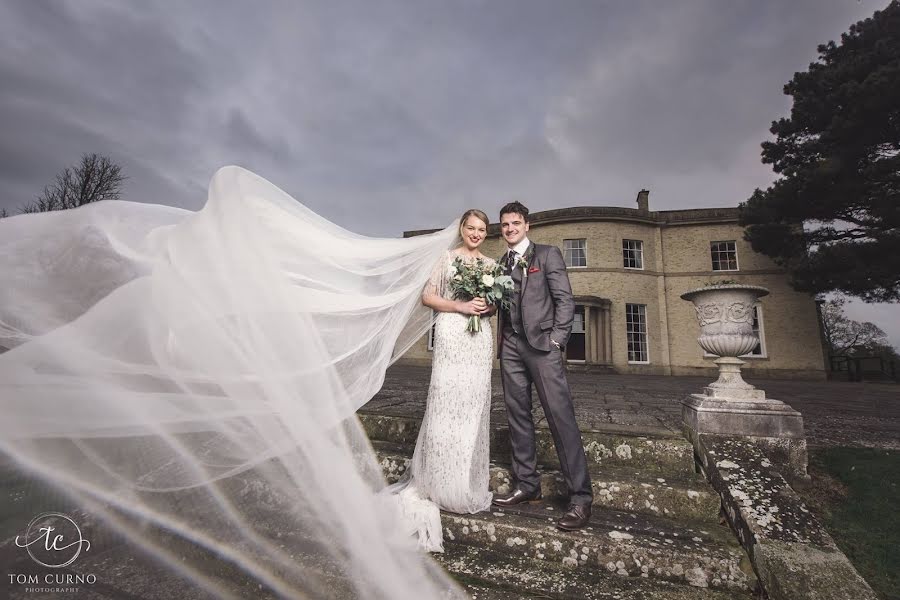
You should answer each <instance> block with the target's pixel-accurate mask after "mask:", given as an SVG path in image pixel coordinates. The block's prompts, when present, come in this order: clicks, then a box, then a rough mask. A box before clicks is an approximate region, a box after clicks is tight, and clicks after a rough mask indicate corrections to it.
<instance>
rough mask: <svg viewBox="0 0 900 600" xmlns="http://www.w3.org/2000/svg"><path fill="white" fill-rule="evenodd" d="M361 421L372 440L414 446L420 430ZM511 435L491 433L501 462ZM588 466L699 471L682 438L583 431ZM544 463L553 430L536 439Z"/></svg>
mask: <svg viewBox="0 0 900 600" xmlns="http://www.w3.org/2000/svg"><path fill="white" fill-rule="evenodd" d="M360 421H361V423H362V425H363V428H364V429H365V431H366V434H367V435H368V436H369V438H370V440H371V441H382V442H389V443H395V444H401V445H403V444H405V445H414V444H415V443H416V439H417V436H418V431H419V424H420V420H419V419H412V418H410V417H385V416H379V415H375V416H372V415H362V416H360ZM508 435H509V432H508V430H507V429H506V428H502V427H501V428H494V429H492V430H491V441H490V454H491V456H492V457H493V458H495V459H498V461H500V462H508V461H509V441H508ZM582 438H583V443H584V450H585V454H586V456H587V461H588V465H589V466H590V465H597V466H599V467H600V468H602V466H603V465H614V464H616V465H628V464H630V465H632V468H640V469H642V470H645V471H648V472H650V471H652V472H656V473H661V474H663V473H675V472H678V473H681V474H684V475H688V474H693V473H695V472H696V468H695V465H694V451H693V446H691V444H690V442H689V441H688V440H686V439H684V438H681V437H670V438H654V437H647V436H620V435H614V436H610V435H607V434H594V433H592V432H590V431H586V432H582ZM536 442H537V443H536V450H537V457H538V461H539V463H540V464H544V465H548V464H549V465H552V464H553V462H556V464H557V466H558V459H557V457H556V450H555V447H554V443H553V439H552V436H551V435H550V432H549V430H543V431H542V430H539V431H538V435H537V440H536Z"/></svg>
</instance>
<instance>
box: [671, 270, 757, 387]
mask: <svg viewBox="0 0 900 600" xmlns="http://www.w3.org/2000/svg"><path fill="white" fill-rule="evenodd" d="M768 293H769V290H767V289H766V288H764V287H760V286H758V285H743V284H734V283H725V284H718V285H708V286H705V287H702V288H697V289H694V290H690V291H688V292H685V293H683V294H682V295H681V298H682V300H688V301H690V302H692V303H693V304H694V309H695V310H696V311H697V320H698V321H699V322H700V337H699V338H697V342H698V343H699V344H700V347H701V348H703V349H704V350H706V351H707V352H709V353H710V354H714V355H716V356H717V357H718V358H717V359H716V360H715V361H713V362H715V363H716V365H718V367H719V379H718V380H717V381H716V382H714V383H711V384H710V385H709V387H708V389H707V393H708V394H709V395H710V396H714V397H718V398H729V397H730V398H741V399H751V398H765V394H764V393H763V392H762V391H761V390H756V388H754V387H753V386H752V385H750V384H749V383H747V382H745V381H744V379H743V378H742V377H741V366H743V365H744V361H743V360H741V359H740V358H738V357H739V356H742V355H744V354H747V353H748V352H750V351H751V350H753V349H754V348H755V347H756V345H757V344H758V343H759V336H758V335H757V334H755V333H754V332H753V313H754V308H755V307H756V305H757V304H758V303H759V299H760V298H762V297H763V296H766V295H768Z"/></svg>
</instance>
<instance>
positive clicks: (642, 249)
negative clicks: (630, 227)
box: [622, 238, 644, 271]
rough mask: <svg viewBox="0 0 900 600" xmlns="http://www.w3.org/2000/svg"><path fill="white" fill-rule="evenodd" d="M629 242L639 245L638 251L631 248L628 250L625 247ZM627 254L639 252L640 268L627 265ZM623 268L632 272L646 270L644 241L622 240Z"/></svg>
mask: <svg viewBox="0 0 900 600" xmlns="http://www.w3.org/2000/svg"><path fill="white" fill-rule="evenodd" d="M628 242H633V243H636V244H638V248H637V249H636V250H634V249H631V248H626V247H625V245H626V244H627V243H628ZM626 252H637V253H638V258H639V262H640V266H639V267H629V266H628V265H627V264H625V263H626V260H627V259H626V258H625V253H626ZM622 268H623V269H629V270H632V271H643V270H644V240H632V239H625V238H622Z"/></svg>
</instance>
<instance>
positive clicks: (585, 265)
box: [562, 238, 588, 269]
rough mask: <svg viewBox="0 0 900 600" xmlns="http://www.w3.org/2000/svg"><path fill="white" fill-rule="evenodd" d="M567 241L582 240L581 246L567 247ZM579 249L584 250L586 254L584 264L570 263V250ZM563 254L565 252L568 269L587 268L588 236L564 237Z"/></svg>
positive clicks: (564, 259) (564, 260) (564, 258)
mask: <svg viewBox="0 0 900 600" xmlns="http://www.w3.org/2000/svg"><path fill="white" fill-rule="evenodd" d="M566 242H581V248H567V247H566ZM579 249H580V250H581V251H582V253H583V255H584V264H583V265H570V264H569V254H568V252H570V251H571V250H579ZM562 254H563V262H565V263H566V268H567V269H585V268H587V266H588V264H587V238H566V239H563V247H562Z"/></svg>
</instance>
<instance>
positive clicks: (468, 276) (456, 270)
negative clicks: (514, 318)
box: [450, 256, 514, 333]
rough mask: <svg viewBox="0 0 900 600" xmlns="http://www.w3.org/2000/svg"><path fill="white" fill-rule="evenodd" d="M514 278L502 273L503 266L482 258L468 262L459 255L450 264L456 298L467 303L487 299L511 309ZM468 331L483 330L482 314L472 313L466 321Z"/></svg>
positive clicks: (452, 288) (451, 287)
mask: <svg viewBox="0 0 900 600" xmlns="http://www.w3.org/2000/svg"><path fill="white" fill-rule="evenodd" d="M513 285H514V284H513V279H512V277H510V276H509V275H504V274H503V267H502V266H500V265H499V264H497V263H493V264H491V263H488V262H486V261H484V260H482V259H480V258H479V259H478V260H476V261H475V262H472V263H467V262H466V261H464V260H463V259H462V257H460V256H457V257H456V259H455V260H454V261H453V264H452V265H450V291H451V292H452V293H453V297H454V298H456V299H457V300H463V301H466V302H468V301H469V300H472V299H473V298H484V299H485V300H486V301H487V303H488V304H497V305H499V306H500V307H501V308H509V297H508V296H509V294H510V292H511V291H512V289H513ZM466 331H468V332H470V333H477V332H479V331H481V317H480V316H478V315H472V316H470V317H469V322H468V323H467V324H466Z"/></svg>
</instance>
